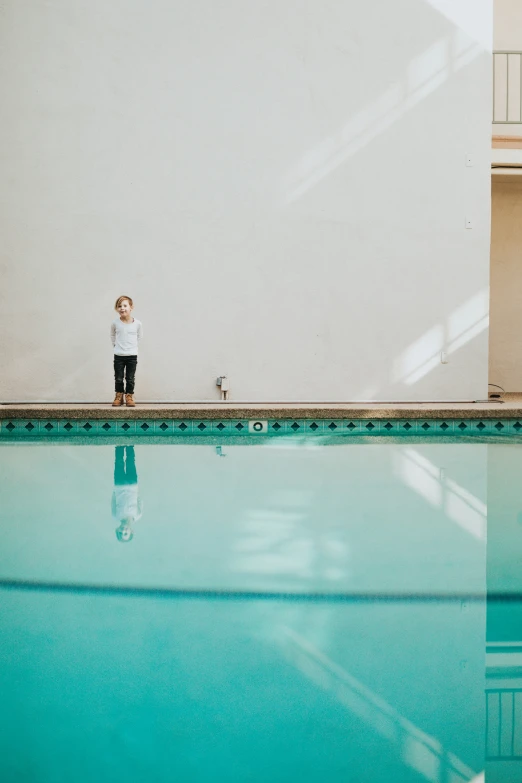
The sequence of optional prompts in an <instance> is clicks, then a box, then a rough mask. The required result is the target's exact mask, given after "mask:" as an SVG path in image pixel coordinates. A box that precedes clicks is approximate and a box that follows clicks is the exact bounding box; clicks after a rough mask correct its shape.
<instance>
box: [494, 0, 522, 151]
mask: <svg viewBox="0 0 522 783" xmlns="http://www.w3.org/2000/svg"><path fill="white" fill-rule="evenodd" d="M493 9H494V25H493V49H494V50H495V51H502V52H505V51H510V52H522V0H494V6H493ZM496 66H497V67H496V76H495V84H496V100H495V106H496V108H495V118H497V119H499V118H501V117H502V118H503V112H505V111H506V103H505V91H506V68H507V61H506V60H505V59H504V58H497V61H496ZM509 78H510V87H509V103H510V112H509V114H510V119H511V120H515V119H518V118H519V116H520V109H521V92H522V89H521V88H522V84H521V74H520V60H519V58H518V57H510V61H509ZM517 115H518V116H517ZM493 134H494V135H507V136H521V135H522V123H516V124H505V123H495V124H494V125H493Z"/></svg>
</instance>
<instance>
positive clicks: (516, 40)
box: [493, 0, 522, 51]
mask: <svg viewBox="0 0 522 783" xmlns="http://www.w3.org/2000/svg"><path fill="white" fill-rule="evenodd" d="M493 8H494V26H493V48H494V49H502V50H519V51H522V2H520V0H494V5H493Z"/></svg>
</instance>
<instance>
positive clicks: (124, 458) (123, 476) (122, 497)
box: [111, 446, 142, 543]
mask: <svg viewBox="0 0 522 783" xmlns="http://www.w3.org/2000/svg"><path fill="white" fill-rule="evenodd" d="M111 507H112V516H113V517H114V519H116V520H117V521H118V522H119V523H120V526H119V527H118V528H116V538H117V539H118V541H121V542H122V543H124V542H125V541H131V540H132V537H133V536H134V532H133V530H132V523H133V522H136V521H137V520H138V519H139V518H140V517H141V514H142V503H141V498H140V497H139V495H138V474H137V473H136V462H135V459H134V446H116V447H115V452H114V491H113V493H112V503H111Z"/></svg>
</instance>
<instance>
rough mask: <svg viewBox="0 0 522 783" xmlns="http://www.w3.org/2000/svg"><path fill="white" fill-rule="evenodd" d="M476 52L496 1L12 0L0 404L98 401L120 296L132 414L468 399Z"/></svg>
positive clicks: (480, 302) (474, 253) (484, 206)
mask: <svg viewBox="0 0 522 783" xmlns="http://www.w3.org/2000/svg"><path fill="white" fill-rule="evenodd" d="M491 37H492V4H491V2H490V0H396V2H393V3H391V2H389V0H365V2H363V3H360V2H349V3H347V2H346V0H328V2H326V3H320V2H310V3H302V2H299V1H298V0H288V1H285V2H281V1H280V0H249V2H244V0H223V1H222V2H215V1H214V0H195V1H194V2H185V1H184V0H148V1H146V0H111V2H107V1H106V0H89V1H87V0H48V1H47V2H42V1H41V0H24V1H23V2H20V0H3V2H2V3H1V9H0V106H1V107H2V122H1V124H0V154H1V155H2V161H1V168H2V187H1V190H0V236H1V237H2V241H1V245H0V266H1V280H2V286H1V291H0V296H1V303H0V334H1V340H0V368H1V373H0V400H73V401H81V400H94V401H96V400H106V399H109V398H110V395H111V391H112V387H113V381H112V368H111V352H110V344H109V337H108V333H109V323H110V321H111V319H112V318H113V316H114V313H113V311H112V307H113V302H114V299H115V298H116V296H117V295H118V294H121V293H129V294H130V295H132V296H133V297H134V298H135V300H136V304H137V307H136V315H137V317H139V318H140V319H141V320H142V321H143V323H144V328H145V338H144V341H143V347H142V353H141V355H140V362H139V367H138V375H137V398H138V400H140V399H141V400H186V399H199V400H203V399H210V400H212V399H216V400H217V399H218V398H219V395H218V390H217V388H216V386H215V377H216V376H217V375H221V374H226V375H228V376H229V378H230V383H231V394H230V397H231V399H235V400H261V401H270V400H288V401H298V400H311V401H313V400H316V401H322V400H325V401H328V400H330V401H332V400H371V399H373V400H415V399H426V400H442V399H474V398H477V397H482V398H484V397H485V395H486V391H487V342H488V338H487V311H488V284H489V232H490V199H489V191H490V154H491ZM467 155H471V156H472V159H473V166H467V165H466V156H467ZM466 218H469V219H470V222H471V225H472V228H471V229H466V227H465V225H466ZM441 351H446V352H447V354H448V358H449V363H448V364H442V363H441V361H440V354H441Z"/></svg>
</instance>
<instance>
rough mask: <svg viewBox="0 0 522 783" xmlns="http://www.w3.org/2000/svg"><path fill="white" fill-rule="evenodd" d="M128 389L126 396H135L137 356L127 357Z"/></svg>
mask: <svg viewBox="0 0 522 783" xmlns="http://www.w3.org/2000/svg"><path fill="white" fill-rule="evenodd" d="M126 359H127V362H126V364H127V389H126V392H125V393H126V394H134V381H135V378H136V366H137V364H138V357H137V356H127V357H126Z"/></svg>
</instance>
